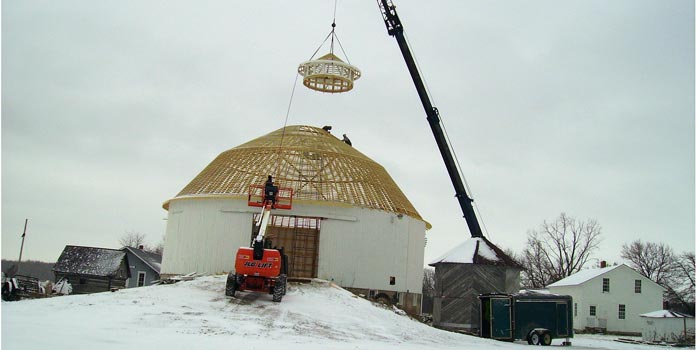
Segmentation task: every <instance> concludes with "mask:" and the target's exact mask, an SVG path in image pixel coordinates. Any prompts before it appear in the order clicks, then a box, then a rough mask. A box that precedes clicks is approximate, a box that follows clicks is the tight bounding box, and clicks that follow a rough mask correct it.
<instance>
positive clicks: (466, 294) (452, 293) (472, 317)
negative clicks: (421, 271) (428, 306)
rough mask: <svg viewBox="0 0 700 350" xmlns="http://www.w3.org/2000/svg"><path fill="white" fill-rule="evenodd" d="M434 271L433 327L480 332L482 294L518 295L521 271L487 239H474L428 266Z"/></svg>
mask: <svg viewBox="0 0 700 350" xmlns="http://www.w3.org/2000/svg"><path fill="white" fill-rule="evenodd" d="M429 265H430V266H433V267H435V298H434V299H433V325H434V326H435V327H438V328H445V329H456V330H462V331H469V332H477V331H478V330H479V329H480V326H481V321H480V320H481V315H480V301H479V294H490V293H504V294H511V293H517V292H518V290H519V289H520V271H521V270H522V267H521V266H520V265H519V264H518V263H517V262H516V261H515V260H513V258H511V257H510V256H508V254H506V253H504V252H503V250H501V249H500V248H498V247H497V246H496V245H495V244H493V243H491V242H490V241H489V240H488V239H486V238H485V237H471V238H469V239H467V241H465V242H464V243H462V244H460V245H459V246H457V247H455V248H454V249H452V250H451V251H449V252H447V253H446V254H445V255H443V256H441V257H440V258H438V259H436V260H435V261H433V262H431V263H430V264H429Z"/></svg>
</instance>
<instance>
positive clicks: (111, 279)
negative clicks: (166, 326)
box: [52, 245, 131, 294]
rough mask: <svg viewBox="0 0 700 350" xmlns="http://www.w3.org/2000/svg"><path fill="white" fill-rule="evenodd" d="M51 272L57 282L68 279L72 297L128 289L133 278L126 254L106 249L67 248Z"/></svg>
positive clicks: (71, 246) (69, 246)
mask: <svg viewBox="0 0 700 350" xmlns="http://www.w3.org/2000/svg"><path fill="white" fill-rule="evenodd" d="M52 270H53V272H54V275H55V277H56V281H57V282H58V281H60V280H61V279H65V280H68V282H69V283H70V284H71V286H72V287H73V292H72V293H73V294H89V293H97V292H106V291H110V290H113V289H121V288H125V287H126V280H127V279H128V278H129V277H131V274H130V273H129V261H128V257H127V254H126V252H124V251H123V250H117V249H107V248H95V247H81V246H73V245H68V246H66V247H65V248H64V249H63V252H62V253H61V256H60V257H59V258H58V261H56V264H55V265H54V267H53V269H52Z"/></svg>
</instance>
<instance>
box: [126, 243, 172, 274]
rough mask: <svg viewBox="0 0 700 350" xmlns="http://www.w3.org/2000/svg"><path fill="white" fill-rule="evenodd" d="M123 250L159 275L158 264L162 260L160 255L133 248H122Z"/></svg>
mask: <svg viewBox="0 0 700 350" xmlns="http://www.w3.org/2000/svg"><path fill="white" fill-rule="evenodd" d="M124 249H125V250H128V251H130V252H131V253H132V254H134V255H136V257H137V258H139V259H141V261H143V262H144V263H145V264H146V265H148V266H149V267H150V268H151V269H153V271H155V272H156V273H158V274H160V262H161V261H162V260H163V257H162V256H161V255H158V254H155V253H151V252H147V251H145V250H142V249H138V248H133V247H124Z"/></svg>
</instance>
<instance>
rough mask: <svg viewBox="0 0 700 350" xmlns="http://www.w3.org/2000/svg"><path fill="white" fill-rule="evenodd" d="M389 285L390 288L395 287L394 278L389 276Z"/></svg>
mask: <svg viewBox="0 0 700 350" xmlns="http://www.w3.org/2000/svg"><path fill="white" fill-rule="evenodd" d="M389 284H390V285H392V286H393V285H395V284H396V277H394V276H389Z"/></svg>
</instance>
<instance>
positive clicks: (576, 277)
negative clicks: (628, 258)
mask: <svg viewBox="0 0 700 350" xmlns="http://www.w3.org/2000/svg"><path fill="white" fill-rule="evenodd" d="M620 266H623V265H617V266H608V267H604V268H600V269H588V270H581V271H579V272H577V273H575V274H573V275H571V276H569V277H566V278H564V279H560V280H559V281H556V282H554V283H552V284H550V285H548V286H547V288H549V287H563V286H576V285H579V284H581V283H583V282H586V281H588V280H591V279H593V278H596V277H598V276H600V275H602V274H604V273H606V272H608V271H612V270H614V269H616V268H618V267H620Z"/></svg>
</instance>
